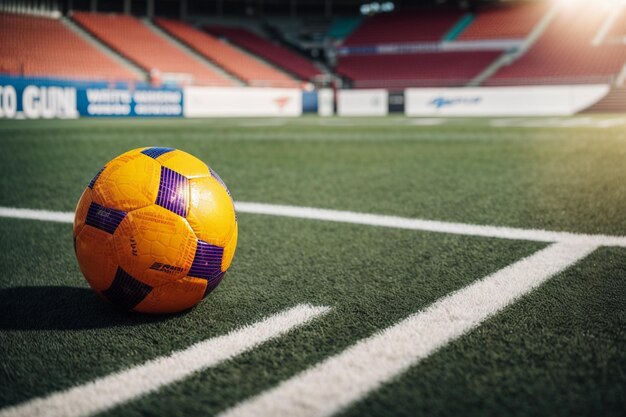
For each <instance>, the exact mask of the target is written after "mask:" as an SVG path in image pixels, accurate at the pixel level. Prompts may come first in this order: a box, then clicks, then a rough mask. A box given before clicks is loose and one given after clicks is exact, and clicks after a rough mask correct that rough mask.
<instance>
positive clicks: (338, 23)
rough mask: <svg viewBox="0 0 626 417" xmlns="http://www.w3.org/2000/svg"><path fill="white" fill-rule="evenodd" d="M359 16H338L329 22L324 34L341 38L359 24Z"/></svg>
mask: <svg viewBox="0 0 626 417" xmlns="http://www.w3.org/2000/svg"><path fill="white" fill-rule="evenodd" d="M361 21H362V19H361V17H360V16H340V17H337V18H335V19H334V20H333V21H332V23H331V24H330V26H329V28H328V31H327V32H326V36H327V37H329V38H331V39H337V40H343V39H345V38H347V37H348V36H349V35H350V34H351V33H352V32H354V31H355V30H356V29H357V28H358V27H359V25H360V24H361Z"/></svg>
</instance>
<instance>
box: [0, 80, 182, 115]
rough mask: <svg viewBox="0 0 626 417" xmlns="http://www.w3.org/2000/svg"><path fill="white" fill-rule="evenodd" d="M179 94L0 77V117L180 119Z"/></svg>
mask: <svg viewBox="0 0 626 417" xmlns="http://www.w3.org/2000/svg"><path fill="white" fill-rule="evenodd" d="M182 100H183V94H182V90H180V89H176V88H152V87H150V86H149V85H147V84H143V83H141V84H137V85H129V84H127V83H107V82H82V81H68V80H57V79H47V78H22V77H0V117H3V118H9V119H13V118H20V119H39V118H43V119H52V118H59V119H74V118H77V117H79V116H81V117H82V116H89V117H103V116H105V117H109V116H116V117H120V116H136V117H148V116H152V117H156V116H158V117H164V116H169V117H171V116H175V117H176V116H178V117H180V116H182V111H183V101H182Z"/></svg>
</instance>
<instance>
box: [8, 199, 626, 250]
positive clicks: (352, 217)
mask: <svg viewBox="0 0 626 417" xmlns="http://www.w3.org/2000/svg"><path fill="white" fill-rule="evenodd" d="M235 208H236V209H237V212H239V213H250V214H264V215H269V216H280V217H292V218H297V219H310V220H322V221H330V222H338V223H351V224H362V225H368V226H378V227H389V228H394V229H405V230H416V231H422V232H434V233H449V234H456V235H464V236H480V237H490V238H499V239H511V240H529V241H533V242H546V243H553V242H570V243H580V244H593V245H598V246H619V247H626V236H611V235H589V234H578V233H570V232H551V231H547V230H538V229H519V228H513V227H502V226H488V225H476V224H465V223H455V222H443V221H437V220H424V219H415V218H408V217H398V216H387V215H381V214H367V213H357V212H352V211H340V210H329V209H319V208H313V207H298V206H286V205H278V204H264V203H249V202H237V203H235ZM0 217H10V218H16V219H28V220H43V221H52V222H61V223H72V221H73V219H74V213H71V212H57V211H48V210H33V209H22V208H12V207H0Z"/></svg>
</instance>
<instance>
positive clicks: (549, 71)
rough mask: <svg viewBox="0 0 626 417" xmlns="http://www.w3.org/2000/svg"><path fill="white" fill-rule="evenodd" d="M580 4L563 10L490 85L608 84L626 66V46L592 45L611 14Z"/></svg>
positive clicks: (601, 9) (501, 70)
mask: <svg viewBox="0 0 626 417" xmlns="http://www.w3.org/2000/svg"><path fill="white" fill-rule="evenodd" d="M596 6H597V5H595V4H591V3H587V2H578V3H574V4H569V5H567V6H565V7H563V8H562V9H561V10H559V12H558V13H557V15H556V16H555V18H554V20H553V21H552V23H551V24H550V25H549V27H548V28H547V29H546V31H545V32H544V33H543V35H542V36H541V38H540V39H539V40H538V41H537V42H536V43H535V44H534V45H533V46H532V47H531V48H530V50H528V51H527V52H526V53H525V54H524V55H522V56H521V57H520V58H519V59H518V60H516V61H514V62H513V63H512V64H511V65H508V66H505V67H503V68H501V69H500V70H499V71H498V72H497V73H496V74H495V75H494V76H492V77H491V78H490V79H489V80H488V81H487V82H486V84H487V85H523V84H572V83H594V82H598V83H605V82H610V81H611V78H612V77H613V76H614V75H615V74H617V73H618V72H619V71H620V70H621V68H622V66H623V65H624V64H625V63H626V46H625V45H592V40H593V38H594V36H595V34H596V33H597V31H598V30H599V28H600V27H601V25H602V23H603V22H604V21H605V19H606V18H607V16H608V13H610V10H608V9H605V8H602V7H596Z"/></svg>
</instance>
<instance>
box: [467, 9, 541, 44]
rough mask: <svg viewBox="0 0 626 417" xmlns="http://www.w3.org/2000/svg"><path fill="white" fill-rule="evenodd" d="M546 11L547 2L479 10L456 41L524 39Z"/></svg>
mask: <svg viewBox="0 0 626 417" xmlns="http://www.w3.org/2000/svg"><path fill="white" fill-rule="evenodd" d="M547 10H548V3H547V2H536V3H528V4H523V5H519V6H501V7H495V6H490V7H488V8H484V9H481V10H480V11H479V12H478V13H477V14H476V17H475V19H474V20H473V21H472V23H471V24H470V25H469V26H468V27H467V28H466V29H465V30H464V31H463V32H462V33H461V34H460V35H459V37H458V38H457V40H480V39H524V38H525V37H526V36H528V34H529V33H530V32H531V30H532V29H533V28H534V27H535V26H536V25H537V23H539V21H540V20H541V18H542V17H543V16H544V14H545V13H546V11H547Z"/></svg>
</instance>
